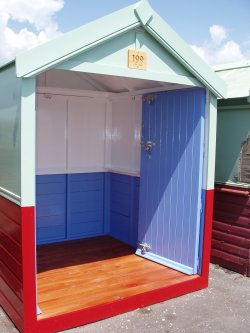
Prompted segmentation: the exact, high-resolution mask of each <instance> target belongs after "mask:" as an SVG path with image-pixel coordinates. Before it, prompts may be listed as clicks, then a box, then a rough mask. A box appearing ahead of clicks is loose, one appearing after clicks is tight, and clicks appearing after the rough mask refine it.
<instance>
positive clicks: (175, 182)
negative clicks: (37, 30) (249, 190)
mask: <svg viewBox="0 0 250 333" xmlns="http://www.w3.org/2000/svg"><path fill="white" fill-rule="evenodd" d="M224 96H225V86H224V82H223V81H222V80H221V79H220V78H219V77H218V76H217V75H216V74H215V73H214V72H213V70H211V69H210V67H209V66H208V65H206V64H205V63H204V62H203V61H202V60H201V59H200V58H199V57H198V56H197V55H196V54H195V53H194V52H193V51H192V49H191V48H190V47H189V46H188V45H187V44H186V43H185V42H184V41H183V40H182V39H181V38H180V37H179V36H178V35H177V34H176V33H175V32H174V31H173V30H172V29H171V28H170V27H169V26H168V24H167V23H166V22H165V21H164V20H162V19H161V18H160V17H159V16H158V14H157V13H155V12H154V11H153V9H152V8H151V7H150V5H149V3H148V2H147V1H141V2H139V3H136V4H134V5H132V6H129V7H127V8H124V9H122V10H120V11H117V12H115V13H112V14H111V15H109V16H106V17H103V18H101V19H99V20H97V21H94V22H92V23H90V24H87V25H85V26H83V27H80V28H79V29H76V30H73V31H71V32H69V33H66V34H65V35H63V36H60V37H58V38H57V39H55V40H53V41H50V42H48V43H46V44H43V45H41V46H38V47H36V48H33V49H31V50H29V51H27V52H24V53H23V54H20V55H18V56H17V57H16V59H15V61H13V62H10V63H9V64H7V65H5V66H3V67H2V68H1V69H0V154H1V155H0V156H1V159H0V237H1V245H0V255H1V275H0V282H1V283H0V288H1V289H0V300H1V305H2V307H3V308H4V309H5V311H6V313H7V314H8V315H9V317H10V318H11V319H12V320H13V322H14V323H15V325H16V326H17V328H18V329H19V330H20V331H21V332H26V333H35V332H46V333H49V332H56V331H59V330H64V329H67V328H70V327H74V326H78V325H83V324H85V323H89V322H93V321H96V320H100V319H103V318H107V317H110V316H114V315H116V314H119V313H122V312H125V311H129V310H132V309H136V308H138V307H143V306H147V305H149V304H153V303H156V302H160V301H163V300H166V299H168V298H172V297H176V296H179V295H182V294H185V293H188V292H191V291H195V290H198V289H201V288H205V287H206V286H207V284H208V271H209V261H210V245H211V229H212V210H213V192H214V191H213V188H214V163H215V140H216V115H217V110H216V108H217V97H220V98H221V97H224Z"/></svg>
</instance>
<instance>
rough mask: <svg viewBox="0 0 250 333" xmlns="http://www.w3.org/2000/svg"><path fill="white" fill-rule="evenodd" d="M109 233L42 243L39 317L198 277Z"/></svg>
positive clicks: (66, 311)
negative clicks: (148, 256)
mask: <svg viewBox="0 0 250 333" xmlns="http://www.w3.org/2000/svg"><path fill="white" fill-rule="evenodd" d="M134 253H135V249H134V248H133V247H131V246H128V245H126V244H123V243H121V242H120V241H118V240H115V239H113V238H111V237H98V238H91V239H86V240H80V241H72V242H63V243H57V244H50V245H41V246H39V247H38V248H37V285H38V304H39V307H40V309H41V310H42V314H41V315H39V316H38V319H43V318H48V317H52V316H56V315H59V314H65V313H69V312H72V311H77V310H80V309H84V308H88V307H92V306H96V305H100V304H104V303H106V302H111V301H114V300H118V299H121V298H125V297H128V296H133V295H137V294H140V293H144V292H147V291H151V290H154V289H159V288H162V287H165V286H169V285H174V284H177V283H179V282H183V281H186V280H189V279H193V278H195V277H196V276H194V275H193V276H188V275H186V274H183V273H180V272H177V271H175V270H173V269H170V268H166V267H164V266H162V265H159V264H156V263H154V262H152V261H149V260H146V259H143V258H141V257H139V256H137V255H135V254H134Z"/></svg>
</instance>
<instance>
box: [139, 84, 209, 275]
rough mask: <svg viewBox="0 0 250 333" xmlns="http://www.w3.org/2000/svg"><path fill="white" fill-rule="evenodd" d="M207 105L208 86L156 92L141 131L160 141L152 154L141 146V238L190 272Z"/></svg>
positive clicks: (195, 250)
mask: <svg viewBox="0 0 250 333" xmlns="http://www.w3.org/2000/svg"><path fill="white" fill-rule="evenodd" d="M204 111H205V91H204V90H203V89H186V90H182V91H171V92H163V93H157V94H156V99H155V101H154V102H153V103H152V104H148V103H147V102H146V101H145V102H144V103H143V127H142V128H143V130H142V136H143V139H144V140H151V141H154V142H155V143H156V145H155V147H154V148H153V151H152V154H151V156H148V154H147V153H146V152H145V151H144V150H143V151H142V158H141V187H140V202H141V204H140V218H139V220H140V222H139V225H140V227H139V240H140V241H143V242H146V243H149V244H151V245H152V251H151V252H152V253H153V254H155V255H157V256H160V257H162V258H165V259H166V262H167V261H169V262H170V261H171V262H176V263H178V266H179V267H180V266H181V265H182V266H183V267H184V266H185V267H190V272H191V271H193V272H195V271H196V269H197V265H196V259H197V253H198V242H197V238H198V237H197V228H198V227H199V223H200V211H199V207H200V202H201V196H202V182H201V179H202V172H201V160H202V158H203V156H202V145H203V128H204ZM184 269H185V268H184Z"/></svg>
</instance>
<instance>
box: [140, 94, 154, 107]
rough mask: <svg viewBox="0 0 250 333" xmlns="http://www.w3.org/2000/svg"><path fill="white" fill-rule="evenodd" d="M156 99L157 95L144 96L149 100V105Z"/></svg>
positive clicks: (144, 99)
mask: <svg viewBox="0 0 250 333" xmlns="http://www.w3.org/2000/svg"><path fill="white" fill-rule="evenodd" d="M155 100H156V96H155V95H147V96H144V97H143V101H145V102H147V103H148V105H150V104H152V103H153V102H154V101H155Z"/></svg>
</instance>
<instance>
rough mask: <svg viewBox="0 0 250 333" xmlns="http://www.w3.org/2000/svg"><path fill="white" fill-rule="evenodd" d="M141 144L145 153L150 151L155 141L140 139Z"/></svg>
mask: <svg viewBox="0 0 250 333" xmlns="http://www.w3.org/2000/svg"><path fill="white" fill-rule="evenodd" d="M141 145H142V146H143V147H144V149H145V150H146V152H147V153H149V154H150V153H151V152H152V149H153V147H154V146H155V142H154V141H143V140H142V141H141Z"/></svg>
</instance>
